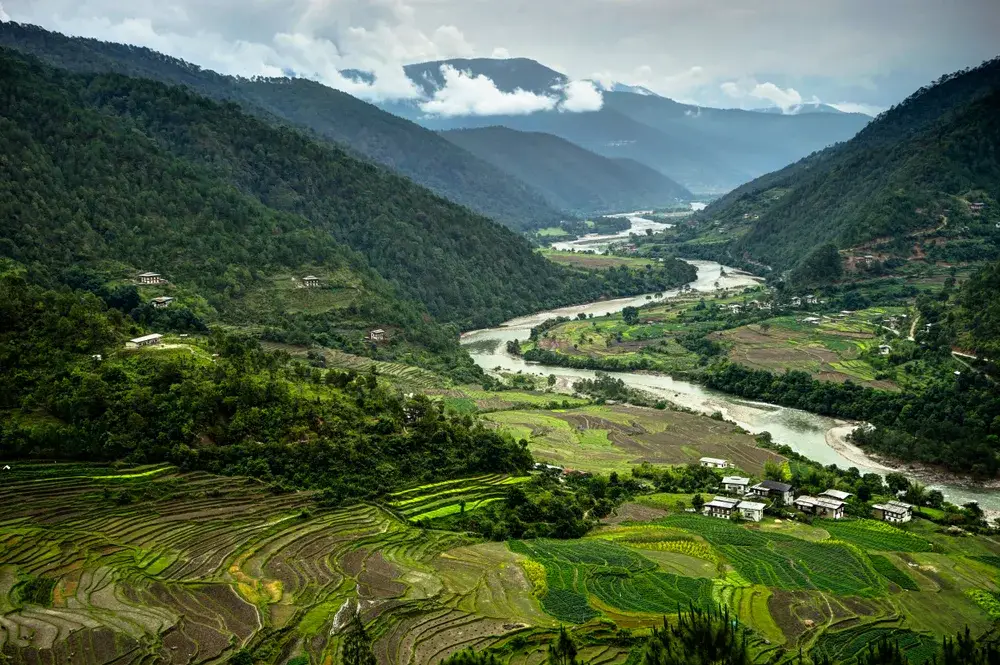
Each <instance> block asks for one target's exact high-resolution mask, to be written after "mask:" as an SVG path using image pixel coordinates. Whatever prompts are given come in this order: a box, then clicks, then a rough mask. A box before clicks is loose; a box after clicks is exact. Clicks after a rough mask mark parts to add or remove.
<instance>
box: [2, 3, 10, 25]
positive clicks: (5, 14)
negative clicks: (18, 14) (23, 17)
mask: <svg viewBox="0 0 1000 665" xmlns="http://www.w3.org/2000/svg"><path fill="white" fill-rule="evenodd" d="M9 20H10V16H9V15H8V14H7V12H5V11H4V10H3V3H2V2H0V23H6V22H7V21H9Z"/></svg>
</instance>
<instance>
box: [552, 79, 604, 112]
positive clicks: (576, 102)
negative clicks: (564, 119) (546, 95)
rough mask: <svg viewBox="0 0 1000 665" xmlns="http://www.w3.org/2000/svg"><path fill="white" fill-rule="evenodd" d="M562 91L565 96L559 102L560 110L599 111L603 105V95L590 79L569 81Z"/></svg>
mask: <svg viewBox="0 0 1000 665" xmlns="http://www.w3.org/2000/svg"><path fill="white" fill-rule="evenodd" d="M562 91H563V94H564V95H565V98H564V99H563V100H562V102H560V103H559V110H560V111H568V112H570V113H584V112H587V111H600V110H601V107H602V106H604V95H603V94H601V91H600V90H598V89H597V86H596V85H594V84H593V82H591V81H570V82H569V83H567V84H566V85H565V86H564V87H563V89H562Z"/></svg>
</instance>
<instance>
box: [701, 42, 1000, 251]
mask: <svg viewBox="0 0 1000 665" xmlns="http://www.w3.org/2000/svg"><path fill="white" fill-rule="evenodd" d="M997 108H1000V59H995V60H992V61H989V62H987V63H984V64H983V65H981V66H980V67H977V68H975V69H971V70H964V71H962V72H958V73H956V74H953V75H950V76H945V77H942V78H941V79H939V80H938V81H936V82H935V84H934V85H932V86H930V87H925V88H921V89H920V90H918V91H917V92H916V93H914V94H913V95H911V96H910V97H909V98H908V99H906V100H905V101H904V102H902V103H900V104H899V105H897V106H895V107H893V108H892V109H890V110H889V111H887V112H885V113H883V114H882V115H880V116H879V117H878V118H876V119H875V120H874V121H873V122H872V123H871V124H870V125H868V126H867V127H866V128H865V129H864V130H862V131H861V132H860V133H859V134H858V135H857V136H856V137H854V138H853V139H851V140H850V141H847V142H845V143H843V144H840V145H838V146H834V147H831V148H829V149H826V150H823V151H821V152H819V153H817V154H814V155H811V156H809V157H807V158H806V159H803V160H801V161H799V162H797V163H795V164H792V165H790V166H788V167H786V168H784V169H782V170H780V171H777V172H774V173H770V174H767V175H765V176H763V177H761V178H759V179H757V180H754V181H752V182H750V183H747V184H746V185H744V186H742V187H740V188H738V189H736V190H735V191H733V192H731V193H730V194H728V195H726V196H724V197H722V198H721V199H719V200H718V201H717V202H715V203H714V204H712V205H711V206H709V207H708V208H707V209H706V210H705V211H704V212H703V213H702V214H701V218H702V219H704V220H712V221H713V223H714V222H719V223H721V224H724V225H728V224H740V223H742V220H745V219H747V218H749V219H751V220H753V222H752V224H750V225H749V230H748V232H747V234H746V235H745V236H744V237H743V238H742V239H741V240H739V241H738V242H737V243H736V244H735V245H734V247H733V249H734V253H739V254H742V253H746V254H748V255H749V256H752V257H753V258H754V259H755V260H757V261H763V262H764V263H768V264H771V265H773V266H775V267H780V268H787V267H791V266H793V265H794V264H796V263H797V262H798V261H799V260H800V259H801V258H802V257H803V256H804V254H805V253H807V252H808V251H809V250H811V249H812V248H814V247H816V246H818V245H821V244H823V243H828V242H829V243H833V244H834V245H835V246H836V247H838V248H840V249H847V248H854V249H856V250H857V252H858V253H863V254H864V255H865V256H867V255H872V256H876V255H877V256H878V257H881V258H888V257H892V256H895V257H900V258H910V257H911V256H916V257H922V256H924V255H926V256H927V257H929V258H930V259H931V260H940V261H973V260H982V259H988V258H991V257H993V256H996V254H997V253H998V251H1000V248H998V245H1000V238H998V232H997V227H996V225H995V223H996V222H998V221H1000V214H998V210H997V202H998V201H1000V121H998V118H997V113H996V109H997ZM806 117H807V116H799V117H798V118H799V119H803V118H806ZM813 117H816V116H813ZM975 204H982V205H981V206H980V205H975Z"/></svg>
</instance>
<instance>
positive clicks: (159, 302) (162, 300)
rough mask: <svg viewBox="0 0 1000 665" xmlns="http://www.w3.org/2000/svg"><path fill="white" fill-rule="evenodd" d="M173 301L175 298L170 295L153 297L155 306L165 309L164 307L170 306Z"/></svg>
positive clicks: (155, 307)
mask: <svg viewBox="0 0 1000 665" xmlns="http://www.w3.org/2000/svg"><path fill="white" fill-rule="evenodd" d="M173 301H174V299H173V298H171V297H170V296H159V297H158V298H153V300H152V303H153V308H154V309H163V308H164V307H169V306H170V303H172V302H173Z"/></svg>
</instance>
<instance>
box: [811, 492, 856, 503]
mask: <svg viewBox="0 0 1000 665" xmlns="http://www.w3.org/2000/svg"><path fill="white" fill-rule="evenodd" d="M819 496H825V497H827V498H829V499H836V500H837V501H847V500H848V499H850V498H851V497H852V496H854V495H853V494H851V493H850V492H841V491H840V490H826V491H825V492H820V494H819Z"/></svg>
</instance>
